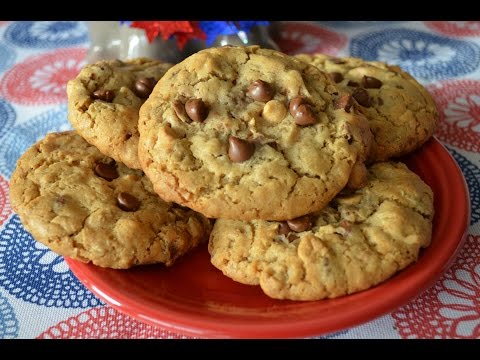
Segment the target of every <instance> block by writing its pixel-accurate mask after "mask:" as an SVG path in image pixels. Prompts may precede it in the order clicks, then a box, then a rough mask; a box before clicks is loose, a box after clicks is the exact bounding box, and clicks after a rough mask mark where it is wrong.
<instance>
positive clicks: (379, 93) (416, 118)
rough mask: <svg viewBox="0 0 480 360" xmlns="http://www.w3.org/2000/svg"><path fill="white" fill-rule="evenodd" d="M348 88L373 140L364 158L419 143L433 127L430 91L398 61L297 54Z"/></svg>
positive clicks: (375, 157)
mask: <svg viewBox="0 0 480 360" xmlns="http://www.w3.org/2000/svg"><path fill="white" fill-rule="evenodd" d="M296 57H297V58H299V59H301V60H303V61H305V62H308V63H310V64H312V65H314V66H316V67H318V68H319V69H320V70H322V71H324V72H326V73H328V74H329V75H330V76H331V78H332V80H334V81H335V82H336V83H337V86H338V87H339V89H340V90H341V91H344V92H347V93H349V94H353V97H354V98H357V103H358V104H359V106H358V109H359V111H360V112H362V113H363V114H364V115H365V117H366V118H367V119H368V121H369V124H370V128H371V131H372V133H373V141H372V146H371V151H370V154H369V157H368V160H370V161H372V162H376V161H384V160H387V159H389V158H392V157H398V156H401V155H405V154H407V153H409V152H412V151H413V150H415V149H417V148H418V147H420V146H421V145H423V144H424V143H425V142H426V141H427V140H428V139H429V138H430V137H431V136H432V134H433V132H434V131H435V127H436V124H437V121H438V117H439V115H438V110H437V107H436V105H435V102H434V100H433V99H432V97H431V95H430V93H429V92H428V91H427V90H426V89H425V88H424V87H423V86H422V85H421V84H420V83H419V82H418V81H416V80H415V79H414V78H413V77H412V76H411V75H409V74H408V73H407V72H405V71H403V70H401V69H400V67H398V66H392V65H387V64H385V63H383V62H379V61H364V60H362V59H360V58H353V57H344V58H335V57H332V56H329V55H325V54H312V55H308V54H299V55H296Z"/></svg>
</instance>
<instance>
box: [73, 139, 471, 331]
mask: <svg viewBox="0 0 480 360" xmlns="http://www.w3.org/2000/svg"><path fill="white" fill-rule="evenodd" d="M403 161H404V162H405V163H406V164H407V165H408V166H409V168H410V169H411V170H413V171H414V172H416V173H417V174H418V175H419V176H420V177H421V178H422V179H423V180H424V181H425V182H426V183H428V185H430V186H431V187H432V189H433V192H434V194H435V199H434V203H435V218H434V222H433V236H432V243H431V245H430V246H429V247H428V248H427V249H425V250H423V251H422V253H421V255H420V257H419V260H418V262H416V263H415V264H413V265H411V266H409V267H408V268H406V269H404V270H403V271H401V272H400V273H398V274H397V275H396V276H394V277H392V278H391V279H389V280H388V281H386V282H384V283H382V284H380V285H378V286H376V287H374V288H372V289H369V290H366V291H363V292H360V293H356V294H353V295H348V296H344V297H340V298H337V299H331V300H321V301H314V302H294V301H286V300H283V301H282V300H274V299H270V298H269V297H267V296H266V295H264V294H263V292H262V291H261V289H260V287H258V286H248V285H243V284H240V283H236V282H234V281H232V280H230V279H229V278H227V277H226V276H224V275H223V274H222V273H221V272H220V271H219V270H217V269H216V268H215V267H213V266H212V265H211V264H210V258H209V255H208V252H207V248H206V246H204V247H202V248H199V249H198V250H197V251H195V252H193V253H192V254H190V255H189V256H187V257H184V258H183V259H181V260H180V261H178V262H177V263H176V264H175V265H174V266H173V267H171V268H164V267H162V266H156V265H155V266H153V265H152V266H144V267H138V268H134V269H131V270H112V269H103V268H100V267H96V266H94V265H87V264H83V263H81V262H78V261H75V260H72V259H67V263H68V264H69V266H70V269H71V270H72V271H73V272H74V273H75V275H76V276H77V277H78V278H79V279H80V281H82V282H83V283H84V284H85V286H86V287H87V288H89V289H90V290H91V291H93V292H94V293H95V294H96V295H97V296H99V297H100V298H101V299H103V300H104V301H105V302H107V303H108V304H109V305H111V306H113V307H114V308H116V309H117V310H119V311H121V312H123V313H126V314H128V315H130V316H132V317H134V318H136V319H138V320H140V321H142V322H145V323H149V324H153V325H157V326H160V327H164V328H167V329H169V330H172V331H175V332H178V333H183V334H186V335H190V336H197V337H203V338H281V337H289V338H294V337H310V336H318V335H322V334H326V333H330V332H334V331H338V330H341V329H344V328H347V327H351V326H354V325H358V324H361V323H363V322H366V321H368V320H372V319H374V318H375V317H377V316H380V315H382V314H385V313H387V312H390V311H392V310H394V309H395V308H397V307H399V306H401V305H403V304H405V303H406V302H407V301H408V300H409V299H411V298H413V297H414V296H416V295H418V294H419V293H421V292H422V291H423V290H425V289H426V288H428V287H429V286H431V285H432V284H433V283H434V282H435V280H436V279H437V278H438V277H439V276H440V275H441V274H442V273H443V272H444V271H445V270H446V269H447V268H448V267H449V265H450V264H451V263H452V261H453V259H454V257H455V255H456V253H457V251H458V250H459V248H460V247H461V245H462V243H463V241H464V240H465V237H466V230H467V226H468V224H469V218H470V202H469V195H468V190H467V186H466V184H465V179H464V177H463V175H462V173H461V171H460V169H459V167H458V165H457V163H456V162H455V160H454V159H453V158H452V157H451V155H450V154H449V153H448V151H447V150H446V149H445V148H444V147H443V145H442V144H440V142H439V141H437V140H436V139H431V140H430V141H429V142H428V143H427V144H425V145H424V146H423V147H422V148H421V149H420V150H419V151H417V152H416V153H414V154H412V155H410V156H408V157H407V158H405V159H403Z"/></svg>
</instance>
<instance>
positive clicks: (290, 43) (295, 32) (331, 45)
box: [274, 21, 347, 55]
mask: <svg viewBox="0 0 480 360" xmlns="http://www.w3.org/2000/svg"><path fill="white" fill-rule="evenodd" d="M279 30H280V31H279V32H278V33H277V34H276V36H274V40H275V41H276V42H277V44H278V46H279V47H280V49H281V50H282V51H284V52H286V53H287V54H292V55H293V54H300V53H307V54H313V53H317V52H321V53H326V54H330V55H336V54H337V53H338V51H339V50H340V49H342V48H343V47H344V46H345V45H346V44H347V38H346V37H345V35H342V34H339V33H337V32H334V31H332V30H327V29H325V28H323V27H321V26H318V25H314V24H311V23H306V22H293V21H290V22H287V23H284V24H282V26H281V27H280V29H279Z"/></svg>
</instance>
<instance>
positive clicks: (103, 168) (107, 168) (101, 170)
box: [94, 162, 118, 181]
mask: <svg viewBox="0 0 480 360" xmlns="http://www.w3.org/2000/svg"><path fill="white" fill-rule="evenodd" d="M94 171H95V174H96V175H97V176H100V177H101V178H103V179H105V180H107V181H112V180H113V179H116V178H118V172H117V169H116V168H115V165H114V164H112V165H109V164H104V163H102V162H99V163H97V164H96V165H95V168H94Z"/></svg>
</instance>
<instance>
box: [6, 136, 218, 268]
mask: <svg viewBox="0 0 480 360" xmlns="http://www.w3.org/2000/svg"><path fill="white" fill-rule="evenodd" d="M10 197H11V202H12V206H13V209H14V210H15V211H16V212H17V213H18V215H19V216H20V219H21V221H22V223H23V225H24V226H25V229H27V230H28V231H29V232H31V234H32V235H33V237H34V238H35V239H36V240H37V241H39V242H41V243H43V244H45V245H46V246H48V247H49V248H50V249H52V250H53V251H55V252H56V253H58V254H60V255H63V256H69V257H71V258H74V259H77V260H80V261H83V262H92V263H93V264H95V265H98V266H102V267H110V268H116V269H125V268H129V267H132V266H134V265H143V264H153V263H164V264H165V265H167V266H170V265H172V264H173V263H174V262H175V260H176V259H177V258H179V257H180V256H182V255H184V254H185V253H187V252H188V251H189V250H190V249H192V248H194V247H196V246H197V245H198V244H200V243H202V242H204V241H206V240H207V239H208V234H209V231H210V223H209V220H207V219H206V218H204V217H203V216H202V215H200V214H198V213H195V212H194V211H192V210H190V209H185V208H182V207H180V206H177V205H176V204H173V203H166V202H164V201H163V200H161V199H160V198H159V197H158V196H157V195H156V194H155V193H154V192H153V189H152V185H151V183H150V181H149V180H148V179H147V177H146V176H145V175H144V174H143V173H142V171H140V170H132V169H129V168H127V167H126V166H125V165H123V164H121V163H115V161H114V160H112V159H111V158H109V157H107V156H105V155H103V154H101V153H100V152H99V151H98V150H97V149H96V148H95V147H94V146H92V145H90V144H88V143H87V142H86V141H85V140H84V139H82V138H81V137H80V136H79V135H77V134H76V133H75V132H73V131H70V132H64V133H52V134H49V135H47V136H46V137H45V138H44V139H42V140H40V141H39V142H37V143H36V144H35V145H33V146H32V147H30V148H29V149H28V150H27V151H26V152H25V153H24V154H23V155H22V156H21V157H20V159H19V160H18V163H17V167H16V169H15V171H14V173H13V175H12V179H11V182H10Z"/></svg>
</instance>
